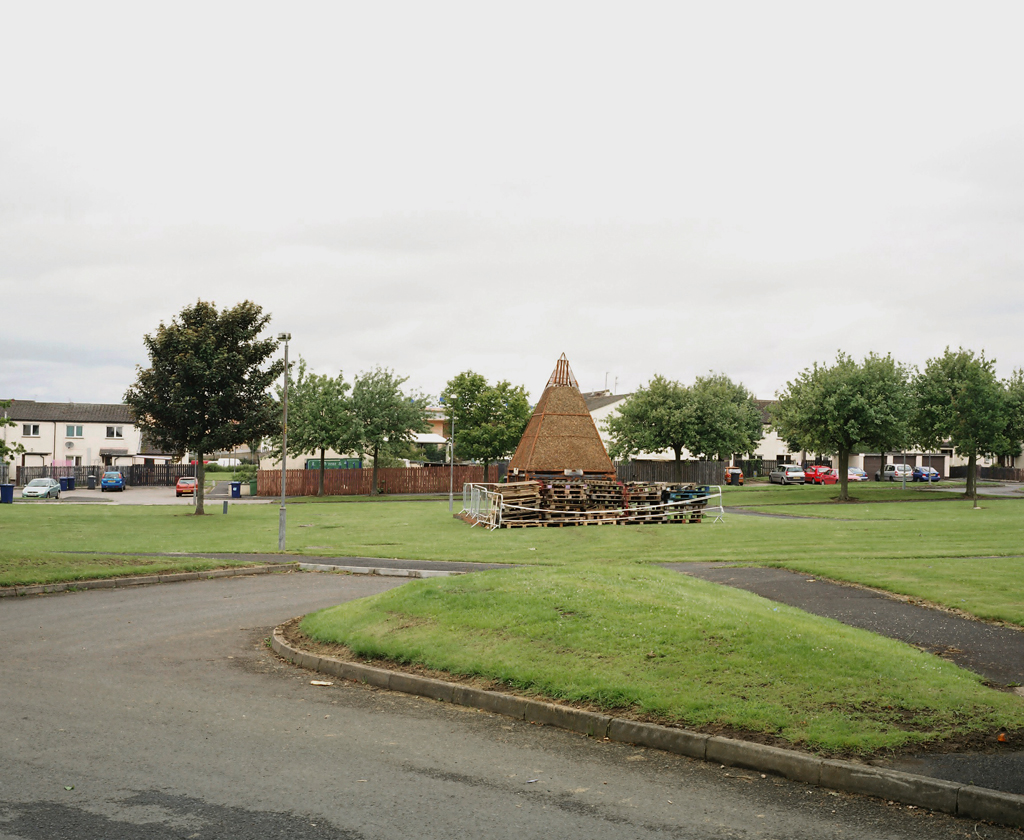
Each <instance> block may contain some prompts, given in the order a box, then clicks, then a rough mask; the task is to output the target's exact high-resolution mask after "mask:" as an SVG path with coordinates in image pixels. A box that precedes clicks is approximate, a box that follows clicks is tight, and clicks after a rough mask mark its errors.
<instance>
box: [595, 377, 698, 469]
mask: <svg viewBox="0 0 1024 840" xmlns="http://www.w3.org/2000/svg"><path fill="white" fill-rule="evenodd" d="M690 422H691V421H690V394H689V393H688V392H687V389H686V388H684V387H683V386H682V385H680V384H679V383H678V382H670V381H669V380H667V379H665V378H664V377H663V376H661V375H656V376H655V377H654V378H653V379H652V380H651V381H650V382H649V383H648V385H647V387H646V388H639V389H637V390H636V391H635V392H634V393H632V394H630V395H629V397H627V398H626V400H625V401H624V402H623V403H622V405H621V406H619V410H618V413H617V414H614V415H612V416H611V417H609V418H608V420H607V421H605V429H606V430H607V432H608V434H609V436H610V437H611V445H610V446H609V447H608V454H609V455H611V457H612V458H614V459H618V458H622V457H629V456H631V455H639V454H640V453H641V452H661V451H662V450H664V449H671V450H672V451H673V452H674V453H675V456H676V457H675V479H676V481H681V480H682V474H683V468H682V454H683V449H684V448H685V446H686V440H687V436H688V433H689V426H690Z"/></svg>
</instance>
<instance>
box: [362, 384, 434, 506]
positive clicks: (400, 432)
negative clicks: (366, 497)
mask: <svg viewBox="0 0 1024 840" xmlns="http://www.w3.org/2000/svg"><path fill="white" fill-rule="evenodd" d="M407 378H408V377H405V378H401V379H400V378H398V377H396V376H395V375H394V373H392V372H391V371H390V370H387V369H385V368H379V367H378V368H376V369H374V370H372V371H371V372H369V373H363V374H360V375H359V376H358V377H356V382H355V385H354V386H353V387H352V413H353V415H354V416H355V422H356V430H357V431H356V438H357V439H358V440H359V445H360V446H361V447H362V448H363V449H365V450H369V451H370V453H371V455H372V456H373V491H372V492H373V495H376V494H377V493H378V492H379V491H378V484H377V464H378V461H379V460H380V457H381V455H382V454H387V453H389V452H390V451H394V450H395V449H397V448H399V447H400V446H403V445H405V444H408V443H410V442H411V441H412V440H413V435H414V434H415V433H416V432H425V431H427V429H428V428H429V426H428V424H427V411H426V410H427V399H426V397H421V396H410V397H407V396H405V395H404V394H403V393H402V391H401V386H402V383H404V382H405V381H406V379H407Z"/></svg>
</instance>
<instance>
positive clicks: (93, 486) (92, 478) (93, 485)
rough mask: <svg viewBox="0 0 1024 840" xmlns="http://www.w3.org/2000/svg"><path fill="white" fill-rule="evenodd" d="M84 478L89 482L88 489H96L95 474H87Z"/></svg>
mask: <svg viewBox="0 0 1024 840" xmlns="http://www.w3.org/2000/svg"><path fill="white" fill-rule="evenodd" d="M86 480H87V481H88V482H89V489H90V490H95V489H96V476H94V475H89V477H88V478H87V479H86Z"/></svg>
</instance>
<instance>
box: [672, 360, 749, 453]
mask: <svg viewBox="0 0 1024 840" xmlns="http://www.w3.org/2000/svg"><path fill="white" fill-rule="evenodd" d="M686 410H687V414H688V417H689V419H688V422H687V423H686V429H685V436H684V438H683V443H684V445H685V446H686V448H687V449H689V450H690V452H691V453H693V454H694V455H696V456H698V457H700V458H705V459H715V460H718V461H727V460H729V458H730V457H731V456H732V453H734V452H752V451H753V450H754V448H755V447H756V446H757V444H758V441H760V440H761V438H762V437H763V436H764V419H763V417H762V415H761V409H760V407H759V406H758V404H757V400H756V399H754V396H753V394H751V393H750V392H749V391H748V390H747V389H746V388H744V387H743V386H742V385H740V384H737V383H734V382H733V381H732V380H731V379H729V377H728V376H726V375H725V374H724V373H711V374H709V375H708V376H704V377H701V376H698V377H697V380H696V381H695V382H694V384H693V386H692V387H691V388H689V399H688V406H687V409H686Z"/></svg>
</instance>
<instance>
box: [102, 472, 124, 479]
mask: <svg viewBox="0 0 1024 840" xmlns="http://www.w3.org/2000/svg"><path fill="white" fill-rule="evenodd" d="M103 477H104V478H120V477H121V473H119V472H107V473H103Z"/></svg>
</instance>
